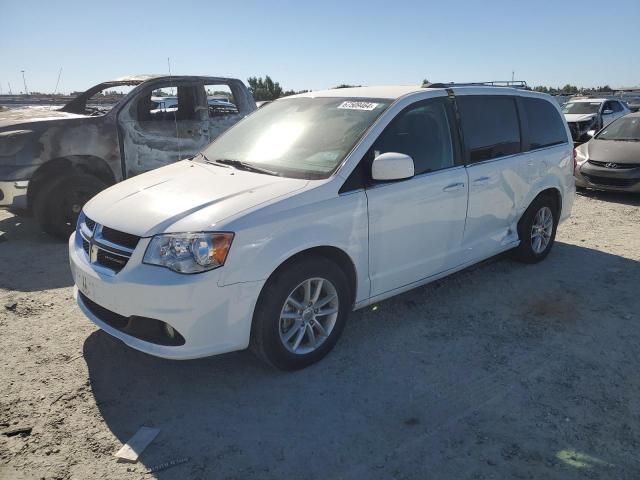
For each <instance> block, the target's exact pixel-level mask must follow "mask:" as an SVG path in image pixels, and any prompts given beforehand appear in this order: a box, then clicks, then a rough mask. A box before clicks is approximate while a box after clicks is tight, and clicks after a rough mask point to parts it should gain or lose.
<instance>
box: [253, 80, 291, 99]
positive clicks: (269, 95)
mask: <svg viewBox="0 0 640 480" xmlns="http://www.w3.org/2000/svg"><path fill="white" fill-rule="evenodd" d="M247 83H249V90H251V94H252V95H253V98H254V100H255V101H256V102H260V101H264V100H275V99H276V98H280V97H281V96H282V94H283V92H282V87H281V86H280V84H279V83H278V82H274V81H273V80H271V77H270V76H269V75H266V76H265V77H264V80H263V79H262V77H249V78H248V79H247Z"/></svg>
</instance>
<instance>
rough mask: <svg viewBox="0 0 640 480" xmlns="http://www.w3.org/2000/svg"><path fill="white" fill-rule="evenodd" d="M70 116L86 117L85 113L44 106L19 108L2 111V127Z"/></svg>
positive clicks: (0, 119) (0, 114) (0, 123)
mask: <svg viewBox="0 0 640 480" xmlns="http://www.w3.org/2000/svg"><path fill="white" fill-rule="evenodd" d="M69 118H86V116H85V115H76V114H75V113H67V112H60V111H58V110H49V107H42V108H17V109H15V110H6V111H4V112H0V128H6V127H12V126H17V125H21V124H24V123H34V122H47V121H57V120H66V119H69Z"/></svg>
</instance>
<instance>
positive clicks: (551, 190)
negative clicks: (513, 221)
mask: <svg viewBox="0 0 640 480" xmlns="http://www.w3.org/2000/svg"><path fill="white" fill-rule="evenodd" d="M541 197H549V198H551V199H552V200H553V202H554V203H555V207H556V211H555V212H554V213H555V214H556V216H557V218H558V221H560V215H561V213H562V193H561V192H560V189H559V188H557V187H548V188H545V189H544V190H542V191H540V192H538V194H537V195H536V196H535V197H533V198H532V199H531V201H530V202H529V203H528V205H527V208H525V209H524V211H523V212H522V214H521V215H520V218H519V219H518V226H520V222H522V220H523V219H524V216H525V213H526V212H527V210H528V209H529V207H530V206H531V205H533V203H534V202H535V201H536V200H538V199H539V198H541Z"/></svg>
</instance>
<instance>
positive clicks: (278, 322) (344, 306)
mask: <svg viewBox="0 0 640 480" xmlns="http://www.w3.org/2000/svg"><path fill="white" fill-rule="evenodd" d="M350 310H351V292H350V290H349V283H348V281H347V278H346V276H345V274H344V272H343V271H342V269H341V268H340V267H339V266H338V265H336V264H335V263H334V262H332V261H331V260H328V259H326V258H324V257H315V256H314V257H310V258H307V259H304V260H301V261H299V262H295V263H292V264H290V265H286V266H285V267H284V268H282V269H281V270H279V271H278V272H276V273H275V274H274V275H273V276H272V278H270V279H269V280H268V281H267V283H266V284H265V286H264V288H263V290H262V292H261V294H260V297H259V299H258V304H257V306H256V310H255V312H254V316H253V323H252V328H251V343H250V347H249V348H250V349H251V350H252V351H253V352H254V353H255V354H256V355H257V356H258V357H259V358H260V359H262V360H264V361H266V362H267V363H270V364H271V365H273V366H275V367H277V368H280V369H282V370H298V369H301V368H304V367H307V366H309V365H311V364H313V363H315V362H317V361H319V360H320V359H322V358H323V357H324V356H325V355H327V354H328V353H329V352H330V351H331V349H332V348H333V347H334V345H335V344H336V342H337V341H338V338H339V337H340V334H341V333H342V330H343V329H344V326H345V323H346V320H347V316H348V313H349V311H350Z"/></svg>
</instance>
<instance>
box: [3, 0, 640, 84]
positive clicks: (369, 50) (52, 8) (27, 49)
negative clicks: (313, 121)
mask: <svg viewBox="0 0 640 480" xmlns="http://www.w3.org/2000/svg"><path fill="white" fill-rule="evenodd" d="M613 5H615V7H614V6H613ZM168 58H169V59H170V64H171V70H172V73H173V74H174V75H175V74H194V75H213V76H230V77H236V78H240V79H242V80H243V81H245V82H246V79H247V78H248V77H249V76H264V75H269V76H271V78H272V79H273V80H274V81H278V82H279V83H280V85H281V86H282V87H283V88H285V89H294V90H301V89H309V90H318V89H322V88H331V87H333V86H336V85H338V84H341V83H347V84H355V85H381V84H416V83H420V82H421V81H422V80H423V79H425V78H427V79H429V80H430V81H432V82H449V81H459V82H464V81H487V80H509V79H511V76H512V71H515V78H516V80H525V81H527V82H528V83H529V85H532V86H533V85H548V86H562V85H564V84H566V83H570V84H574V85H578V86H599V85H605V84H608V85H611V86H612V87H620V86H631V85H640V0H618V1H616V2H615V3H610V4H606V6H605V4H603V3H602V1H601V0H599V1H592V0H579V1H578V0H576V1H558V0H556V1H547V0H538V1H536V2H514V1H513V0H509V1H502V0H499V1H498V0H496V1H491V0H485V1H471V0H467V1H448V2H447V1H442V0H440V1H435V2H432V1H428V0H411V1H403V0H394V1H390V0H386V1H377V0H369V1H347V0H341V1H334V0H325V1H322V2H316V1H305V0H298V1H279V0H270V1H268V2H266V1H243V0H235V1H228V2H224V3H223V2H216V1H190V0H182V1H176V0H174V1H172V2H168V1H167V2H165V1H160V0H157V1H153V2H150V1H146V2H143V1H135V0H129V1H126V2H124V1H109V2H92V1H90V0H89V1H86V0H84V1H67V0H56V1H46V0H43V1H31V0H0V86H1V91H2V93H5V94H6V93H8V83H11V87H12V90H13V92H14V93H16V92H17V91H22V90H24V87H23V81H22V74H21V70H24V71H25V76H26V80H27V88H28V89H29V90H30V91H41V92H52V91H53V90H54V88H55V86H56V80H57V77H58V73H59V71H60V69H61V68H62V74H61V79H60V86H59V87H58V90H59V91H62V92H65V93H67V92H70V91H74V90H85V89H86V88H88V87H90V86H91V85H94V84H97V83H100V82H101V81H105V80H112V79H114V78H118V77H121V76H125V75H130V74H136V73H168V62H167V59H168Z"/></svg>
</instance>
